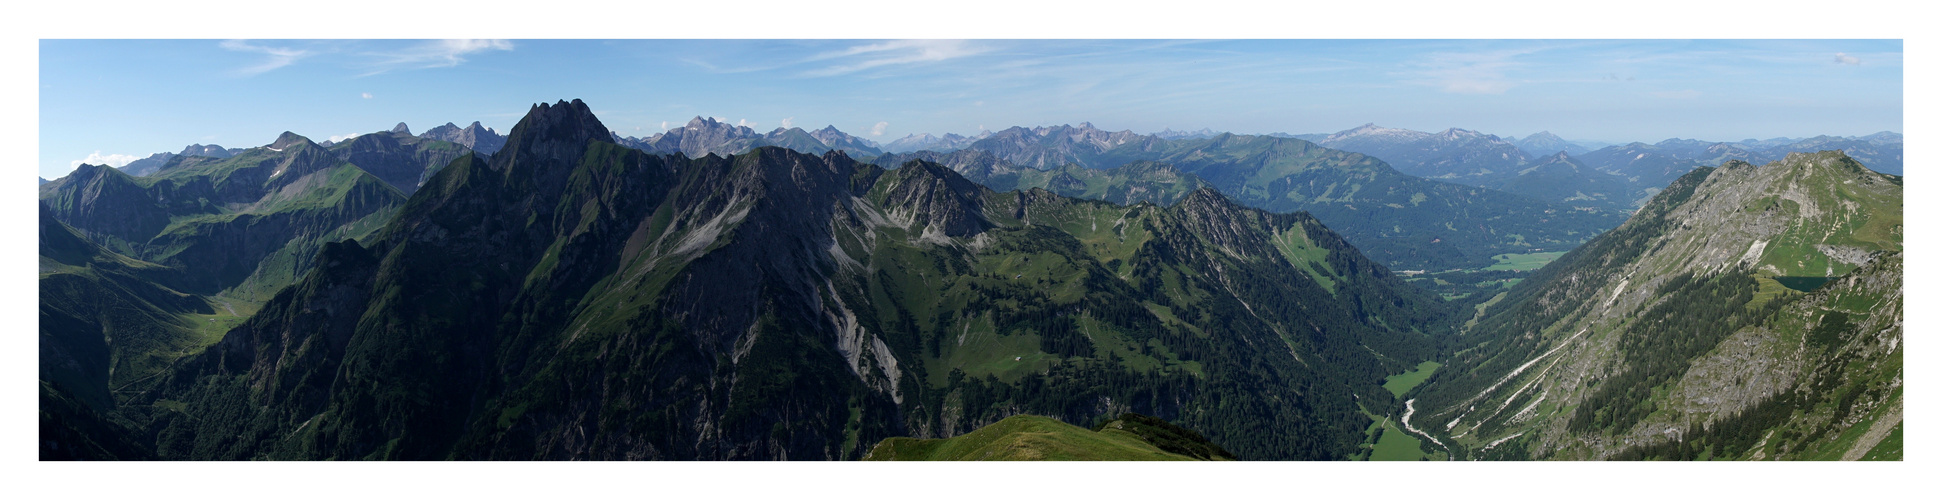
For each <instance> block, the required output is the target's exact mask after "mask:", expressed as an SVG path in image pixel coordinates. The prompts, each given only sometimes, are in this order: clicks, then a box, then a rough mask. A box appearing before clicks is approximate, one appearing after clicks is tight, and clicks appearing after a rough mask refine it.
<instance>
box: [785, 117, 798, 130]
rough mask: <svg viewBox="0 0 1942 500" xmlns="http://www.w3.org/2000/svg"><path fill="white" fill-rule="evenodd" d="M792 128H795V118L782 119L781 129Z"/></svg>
mask: <svg viewBox="0 0 1942 500" xmlns="http://www.w3.org/2000/svg"><path fill="white" fill-rule="evenodd" d="M794 126H796V117H793V116H791V117H788V118H783V119H782V128H789V127H794Z"/></svg>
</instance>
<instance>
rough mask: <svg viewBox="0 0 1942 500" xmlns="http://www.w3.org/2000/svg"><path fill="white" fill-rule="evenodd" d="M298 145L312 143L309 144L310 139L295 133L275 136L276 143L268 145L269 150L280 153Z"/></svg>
mask: <svg viewBox="0 0 1942 500" xmlns="http://www.w3.org/2000/svg"><path fill="white" fill-rule="evenodd" d="M300 144H313V143H311V142H310V138H308V137H304V136H301V135H297V134H296V133H295V132H284V133H283V134H282V135H278V136H276V142H272V143H270V149H274V150H277V151H282V150H285V149H290V148H291V147H293V146H297V145H300Z"/></svg>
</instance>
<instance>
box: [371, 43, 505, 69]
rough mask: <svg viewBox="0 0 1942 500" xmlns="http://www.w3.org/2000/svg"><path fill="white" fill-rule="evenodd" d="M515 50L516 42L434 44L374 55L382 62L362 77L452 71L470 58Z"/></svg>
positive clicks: (378, 61)
mask: <svg viewBox="0 0 1942 500" xmlns="http://www.w3.org/2000/svg"><path fill="white" fill-rule="evenodd" d="M512 49H513V45H512V42H511V41H507V40H479V39H458V40H432V41H427V42H424V43H420V44H418V45H414V46H411V47H407V48H404V49H401V50H395V51H389V52H373V53H370V54H369V55H372V56H376V57H377V59H378V60H377V62H376V66H377V68H376V69H373V70H372V71H371V72H368V73H365V74H364V75H362V76H370V75H375V74H379V73H384V72H387V71H392V70H398V69H425V68H450V67H453V66H458V65H460V64H463V63H465V58H466V56H468V55H472V54H476V53H480V52H486V51H493V50H512Z"/></svg>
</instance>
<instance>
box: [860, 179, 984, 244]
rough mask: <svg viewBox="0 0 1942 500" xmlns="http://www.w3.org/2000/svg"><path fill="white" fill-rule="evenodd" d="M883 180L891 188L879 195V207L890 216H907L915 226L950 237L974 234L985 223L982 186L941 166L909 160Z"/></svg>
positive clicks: (981, 230) (981, 228)
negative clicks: (881, 198) (881, 205)
mask: <svg viewBox="0 0 1942 500" xmlns="http://www.w3.org/2000/svg"><path fill="white" fill-rule="evenodd" d="M885 180H887V181H889V182H891V184H890V186H891V187H890V188H889V189H888V191H886V192H885V193H884V194H883V197H884V198H883V202H882V203H883V208H885V209H887V210H889V211H890V213H891V215H892V217H893V218H898V217H902V218H910V219H912V223H913V224H914V225H915V227H919V228H924V229H925V230H934V231H938V232H942V233H943V234H944V235H946V236H950V237H953V238H964V237H970V236H973V235H976V234H977V233H979V232H983V231H984V229H985V227H986V225H987V222H986V221H985V220H984V216H983V212H984V208H983V199H984V191H985V189H984V187H983V186H979V185H977V184H976V183H973V182H971V181H970V180H968V179H965V178H964V176H961V175H958V174H957V172H952V171H951V170H950V169H947V168H944V167H943V166H942V165H938V164H936V163H931V162H926V161H912V162H909V163H905V164H904V166H903V168H899V169H897V170H896V171H894V172H892V173H890V174H886V177H885Z"/></svg>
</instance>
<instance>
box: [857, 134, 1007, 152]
mask: <svg viewBox="0 0 1942 500" xmlns="http://www.w3.org/2000/svg"><path fill="white" fill-rule="evenodd" d="M990 136H991V131H989V130H980V131H978V134H977V135H972V136H969V137H967V136H962V135H957V134H949V133H947V134H944V135H943V136H935V135H931V134H928V133H920V134H910V135H906V136H904V137H903V138H900V139H897V140H894V141H890V143H888V144H884V145H883V152H885V153H913V152H917V151H936V152H939V153H949V152H952V151H956V150H960V149H964V147H965V146H969V145H971V143H973V142H977V141H978V140H980V139H984V138H986V137H990Z"/></svg>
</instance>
